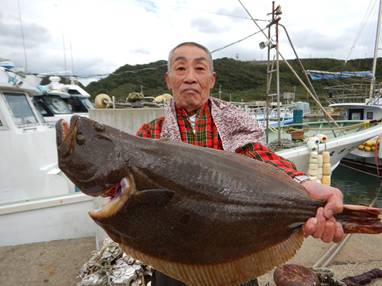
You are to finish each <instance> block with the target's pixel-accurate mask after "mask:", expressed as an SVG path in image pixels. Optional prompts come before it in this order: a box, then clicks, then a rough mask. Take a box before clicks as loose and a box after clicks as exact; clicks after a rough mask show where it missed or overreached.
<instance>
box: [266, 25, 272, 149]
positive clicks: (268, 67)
mask: <svg viewBox="0 0 382 286" xmlns="http://www.w3.org/2000/svg"><path fill="white" fill-rule="evenodd" d="M270 37H271V25H269V26H268V38H270ZM270 59H271V47H270V45H268V47H267V90H266V96H267V98H266V100H265V143H266V144H268V143H269V134H268V131H269V130H268V128H269V91H270V81H271V78H272V77H271V73H270V72H271V70H272V69H273V64H272V65H270Z"/></svg>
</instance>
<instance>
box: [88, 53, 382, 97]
mask: <svg viewBox="0 0 382 286" xmlns="http://www.w3.org/2000/svg"><path fill="white" fill-rule="evenodd" d="M302 62H303V65H304V67H305V69H311V70H324V71H361V70H370V69H371V65H372V59H355V60H350V61H348V62H346V63H345V61H343V60H336V59H326V58H324V59H302ZM289 63H290V64H291V65H292V66H293V67H294V68H295V69H296V71H297V72H298V73H299V74H300V76H301V74H302V73H301V70H300V69H299V68H298V63H297V61H296V60H291V61H289ZM166 64H167V62H166V61H163V60H162V61H157V62H153V63H149V64H142V65H134V66H132V65H124V66H121V67H120V68H118V69H117V70H116V71H115V72H113V73H112V74H110V75H109V76H108V77H106V78H104V79H102V80H99V81H97V82H92V83H91V84H89V85H88V86H87V87H86V90H87V91H88V92H89V93H90V94H92V95H93V96H94V95H96V94H99V93H107V94H109V95H112V96H115V97H116V99H117V100H123V101H124V100H125V99H126V97H127V95H128V94H129V93H130V92H133V91H140V90H141V89H142V90H143V93H144V95H145V96H157V95H159V94H161V93H165V92H168V90H167V87H166V85H165V83H164V74H165V72H166V70H167V66H166ZM214 67H215V71H216V73H217V82H216V85H215V88H214V90H213V91H212V94H213V95H214V96H217V94H218V90H219V87H220V88H221V91H222V98H223V99H226V100H228V99H230V98H231V100H233V101H249V100H264V99H265V90H266V68H267V67H266V63H264V62H257V61H239V60H235V59H231V58H220V59H216V60H214ZM377 71H379V72H377V79H379V80H380V79H382V63H380V64H378V66H377ZM273 77H274V79H273V83H272V91H275V88H276V83H275V74H273ZM358 81H359V80H358ZM344 82H345V83H346V82H349V80H343V81H342V82H339V81H336V80H330V81H328V80H323V81H314V82H313V85H314V88H315V89H316V91H317V93H318V94H319V96H320V98H323V97H325V96H326V94H327V92H326V91H325V90H324V87H326V86H329V85H336V84H340V83H344ZM364 82H365V80H364ZM280 91H281V92H287V91H296V99H297V100H307V99H308V95H307V93H306V91H305V90H304V89H303V88H302V86H301V85H300V83H299V82H298V80H297V79H296V77H295V76H294V75H293V74H292V73H291V72H290V70H289V68H288V67H287V66H286V64H285V63H283V62H280Z"/></svg>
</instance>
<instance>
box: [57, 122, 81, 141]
mask: <svg viewBox="0 0 382 286" xmlns="http://www.w3.org/2000/svg"><path fill="white" fill-rule="evenodd" d="M77 124H78V116H72V118H71V119H70V124H69V123H68V122H66V121H65V120H64V119H60V120H58V121H57V123H56V143H57V147H61V146H62V145H63V144H65V143H66V142H67V141H68V140H70V138H74V136H75V135H76V132H77Z"/></svg>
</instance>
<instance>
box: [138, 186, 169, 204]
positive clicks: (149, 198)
mask: <svg viewBox="0 0 382 286" xmlns="http://www.w3.org/2000/svg"><path fill="white" fill-rule="evenodd" d="M174 194H175V193H174V192H173V191H170V190H167V189H147V190H141V191H137V192H136V193H134V200H136V201H137V202H139V203H141V204H149V205H156V206H164V205H166V204H167V203H168V202H169V201H170V200H171V199H172V197H173V196H174Z"/></svg>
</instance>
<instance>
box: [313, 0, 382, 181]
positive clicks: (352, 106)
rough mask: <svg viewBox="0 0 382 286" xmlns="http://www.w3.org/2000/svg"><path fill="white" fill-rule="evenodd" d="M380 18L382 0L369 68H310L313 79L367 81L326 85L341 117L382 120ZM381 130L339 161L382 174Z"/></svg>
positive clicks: (378, 174)
mask: <svg viewBox="0 0 382 286" xmlns="http://www.w3.org/2000/svg"><path fill="white" fill-rule="evenodd" d="M381 17H382V1H379V14H378V21H377V30H376V35H375V42H374V58H373V64H372V71H359V72H322V71H309V74H310V77H311V78H312V79H313V80H321V79H342V78H351V77H356V78H361V79H362V78H364V79H366V80H367V82H363V83H362V82H361V83H353V84H344V85H337V86H331V87H327V90H328V94H329V97H328V102H329V106H330V107H331V108H333V109H334V110H336V112H338V113H340V114H341V116H342V119H344V120H350V121H354V120H374V121H380V120H382V86H381V84H378V83H376V66H377V59H378V50H379V36H380V26H381ZM381 136H382V132H380V133H378V134H375V136H374V137H373V138H369V139H368V140H365V141H364V142H360V143H359V145H358V146H357V148H354V149H353V150H351V151H350V152H349V154H347V155H346V156H345V157H344V158H343V160H342V161H341V164H342V165H344V166H347V167H350V168H354V169H357V170H360V171H363V172H366V173H368V174H371V175H374V176H378V177H381V174H382V145H381V144H382V140H381Z"/></svg>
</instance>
